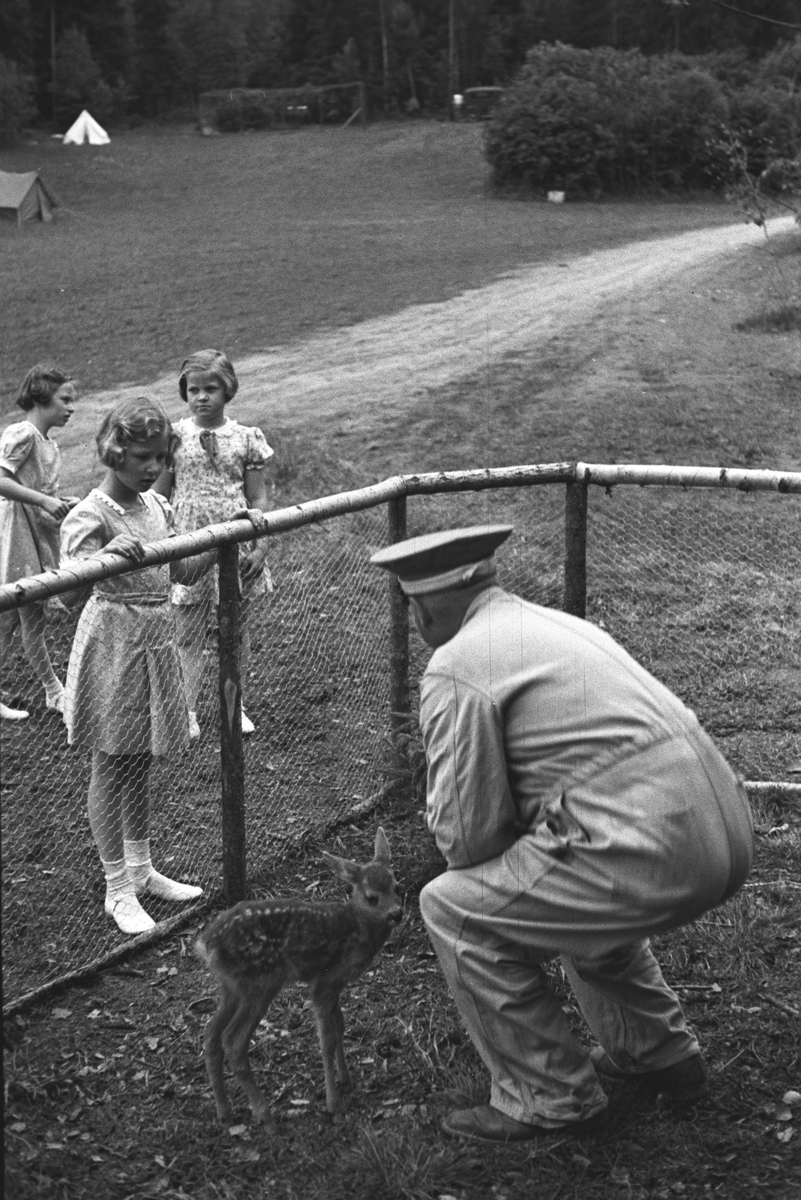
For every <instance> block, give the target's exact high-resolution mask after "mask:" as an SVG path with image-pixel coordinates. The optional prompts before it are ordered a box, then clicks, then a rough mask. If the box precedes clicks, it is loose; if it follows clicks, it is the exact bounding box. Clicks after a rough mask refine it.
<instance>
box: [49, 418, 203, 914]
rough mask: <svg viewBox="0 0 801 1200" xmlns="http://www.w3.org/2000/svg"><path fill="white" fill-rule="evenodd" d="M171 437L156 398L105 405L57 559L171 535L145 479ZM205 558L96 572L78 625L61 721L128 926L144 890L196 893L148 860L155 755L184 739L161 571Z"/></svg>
mask: <svg viewBox="0 0 801 1200" xmlns="http://www.w3.org/2000/svg"><path fill="white" fill-rule="evenodd" d="M177 445H178V437H177V436H176V434H175V433H174V432H173V429H172V426H171V425H170V422H169V420H168V418H167V416H166V414H165V413H164V411H163V409H162V408H161V407H160V406H159V405H158V404H156V403H155V401H153V400H149V399H147V398H146V397H144V396H142V397H138V398H137V399H134V400H126V401H123V402H122V403H120V404H119V405H117V407H116V408H114V409H113V410H112V411H111V412H110V413H109V414H108V416H107V417H106V419H105V420H104V421H103V424H102V426H101V427H100V432H99V433H98V435H97V448H98V453H99V455H100V460H101V462H103V463H104V464H105V466H106V468H107V470H106V474H105V476H104V478H103V481H102V483H101V484H100V485H99V487H96V488H94V490H93V491H91V492H90V493H89V495H88V496H87V497H86V499H85V500H82V501H81V502H80V503H79V504H78V505H76V507H75V508H74V509H73V510H72V512H71V513H70V514H69V516H68V517H67V518H66V520H65V521H64V524H63V526H62V531H61V554H62V566H65V565H69V564H70V563H74V562H75V561H76V560H79V559H85V558H92V557H94V556H96V555H98V554H110V553H114V554H122V555H124V556H126V557H128V558H130V559H131V560H132V561H134V562H138V561H140V560H141V558H142V555H143V553H144V551H143V546H142V543H143V542H154V541H161V540H163V539H164V538H165V537H169V536H171V535H172V534H173V533H174V522H173V516H172V509H171V508H170V505H169V504H168V503H167V501H166V500H165V499H164V497H163V496H159V495H157V494H156V493H155V492H154V491H152V490H151V489H152V485H153V484H154V483H155V482H156V480H157V479H158V478H159V476H160V475H161V472H162V471H163V470H164V468H165V467H167V466H169V465H170V464H171V463H172V460H173V455H174V454H175V450H176V447H177ZM213 561H214V553H213V552H207V553H206V554H202V555H198V556H196V557H195V558H191V559H183V560H180V561H178V562H174V563H172V564H170V565H162V566H155V567H147V568H144V569H142V570H140V571H136V572H133V573H131V574H127V575H118V576H116V577H114V578H111V579H105V580H103V581H102V582H100V583H98V584H96V585H95V586H94V589H93V591H92V594H91V596H90V598H89V600H88V602H87V604H86V607H85V608H84V610H83V612H82V613H81V617H80V620H79V622H78V628H77V630H76V633H75V640H74V643H73V647H72V653H71V655H70V662H69V668H68V671H67V698H66V708H65V717H64V719H65V721H66V723H67V730H68V734H69V741H70V744H71V745H73V746H77V747H85V748H88V749H91V751H92V775H91V780H90V784H89V797H88V808H89V823H90V826H91V829H92V834H93V836H94V839H95V843H96V845H97V848H98V850H99V852H100V859H101V862H102V864H103V870H104V871H105V875H106V901H105V909H106V912H107V914H108V915H109V916H110V917H112V918H113V920H115V921H116V923H117V925H118V926H119V928H120V929H121V930H122V932H123V933H127V934H137V933H145V932H146V931H147V930H149V929H152V928H153V926H154V922H153V921H152V920H151V918H150V917H149V916H148V914H147V913H146V912H145V910H144V909H143V908H142V906H141V905H140V903H139V900H138V896H139V895H141V894H142V893H145V892H148V893H150V894H151V895H154V896H159V897H161V898H162V899H165V900H175V901H182V900H193V899H195V898H196V897H197V896H200V895H201V894H202V889H201V888H199V887H193V886H191V885H189V884H185V883H178V882H176V881H175V880H173V879H168V878H167V877H166V876H164V875H160V874H159V873H158V871H156V870H154V868H153V865H152V863H151V860H150V838H149V827H150V768H151V764H152V759H153V755H163V754H169V753H172V752H174V751H176V750H178V749H180V748H182V747H184V746H186V745H187V743H188V721H187V711H186V702H185V700H184V695H183V686H182V681H181V670H180V663H179V661H178V655H177V653H176V650H175V644H174V623H173V618H172V610H171V607H170V603H169V592H170V581H171V579H177V580H180V581H182V582H185V583H192V582H194V581H195V580H196V579H197V578H199V577H200V576H201V575H202V574H203V573H204V572H205V571H207V570H208V569H209V567H210V566H211V564H212V563H213ZM72 596H73V598H74V600H73V602H76V601H77V599H78V598H79V596H78V595H76V593H72Z"/></svg>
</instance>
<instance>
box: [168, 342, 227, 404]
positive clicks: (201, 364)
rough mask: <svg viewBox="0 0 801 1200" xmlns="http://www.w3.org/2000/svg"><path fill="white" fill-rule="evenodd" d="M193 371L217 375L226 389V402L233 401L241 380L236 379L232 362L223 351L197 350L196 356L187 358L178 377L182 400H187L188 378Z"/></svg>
mask: <svg viewBox="0 0 801 1200" xmlns="http://www.w3.org/2000/svg"><path fill="white" fill-rule="evenodd" d="M191 371H204V372H206V373H208V374H210V375H216V376H217V378H218V379H219V381H220V383H221V384H222V385H223V388H224V389H225V402H226V404H227V403H228V401H229V400H233V398H234V396H235V395H236V392H237V388H238V387H239V380H238V379H237V377H236V371H235V370H234V368H233V366H232V364H231V360H230V359H229V358H228V357H227V356H226V355H225V354H223V352H222V350H196V351H195V353H194V354H190V355H189V358H185V359H184V361H183V363H182V364H181V374H180V375H179V376H178V391H179V392H180V393H181V399H182V400H185V399H186V377H187V375H189V373H190V372H191Z"/></svg>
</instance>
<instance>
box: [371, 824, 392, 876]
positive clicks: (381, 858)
mask: <svg viewBox="0 0 801 1200" xmlns="http://www.w3.org/2000/svg"><path fill="white" fill-rule="evenodd" d="M373 861H374V862H378V863H381V865H382V866H384V867H388V866H389V864H390V862H391V861H392V859H391V855H390V853H389V842H388V841H387V835H386V834H385V833H384V830H383V827H382V826H381V825H379V826H378V832H377V833H376V835H375V850H374V852H373Z"/></svg>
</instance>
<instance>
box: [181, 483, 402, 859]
mask: <svg viewBox="0 0 801 1200" xmlns="http://www.w3.org/2000/svg"><path fill="white" fill-rule="evenodd" d="M386 540H387V516H386V510H385V508H384V507H383V506H382V507H381V508H379V509H375V510H369V511H366V512H363V513H356V514H353V515H350V516H347V517H338V518H335V519H332V520H330V521H325V522H322V523H320V524H318V525H310V526H306V527H305V528H302V529H297V530H292V531H291V532H289V533H285V534H279V535H277V536H275V537H272V538H271V539H270V552H269V558H268V562H269V566H270V571H271V574H272V577H273V581H274V585H275V590H274V592H273V594H272V595H271V596H266V597H264V599H263V600H261V601H258V602H256V603H255V604H254V605H253V606H252V607H251V608H250V610H249V611H248V613H247V615H246V625H247V627H248V633H249V637H250V642H251V648H250V655H249V657H248V658H247V659H246V660H245V661H244V662H243V664H242V703H243V707H244V708H245V711H246V713H247V715H248V717H249V718H250V719H252V721H253V723H254V725H255V726H256V731H255V733H254V734H253V735H252V736H250V737H248V738H246V739H245V745H244V753H245V779H246V805H247V810H246V812H247V815H246V820H247V855H248V876H249V879H250V880H251V882H254V881H256V882H258V880H259V878H260V875H261V873H262V872H263V871H264V870H265V869H272V868H274V866H275V863H276V860H277V859H278V857H279V856H280V853H281V851H282V850H283V849H284V848H285V847H286V846H287V845H288V844H289V843H293V842H296V841H298V840H300V839H303V838H306V837H309V836H314V835H315V834H316V835H317V836H319V833H320V831H321V830H322V829H324V828H326V827H327V826H328V825H330V824H331V823H332V822H335V821H337V820H340V819H342V818H343V817H345V816H346V815H347V814H348V813H350V812H352V811H357V810H358V808H359V806H360V805H362V804H363V803H364V802H366V801H367V800H368V799H369V797H370V796H371V795H373V794H374V793H375V792H376V791H378V790H379V789H380V787H381V784H382V778H383V776H382V765H383V764H384V763H385V761H386V758H387V751H388V743H387V742H386V738H387V732H388V711H389V658H388V651H387V631H388V620H389V618H388V601H387V579H386V577H385V576H384V574H383V572H378V571H377V570H376V569H375V567H371V566H370V562H369V558H370V554H371V553H372V551H373V550H376V549H378V548H379V547H380V546H383V545H385V544H386ZM217 721H218V704H217V691H216V678H215V677H214V673H213V672H212V671H210V672H208V677H207V686H206V688H205V690H204V694H203V699H202V703H201V712H200V724H201V730H202V736H201V738H200V740H199V745H200V746H204V745H206V744H209V743H210V744H211V745H212V746H214V743H215V741H216V733H215V730H216V726H217ZM207 730H208V737H207V732H206V731H207Z"/></svg>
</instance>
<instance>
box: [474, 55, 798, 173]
mask: <svg viewBox="0 0 801 1200" xmlns="http://www.w3.org/2000/svg"><path fill="white" fill-rule="evenodd" d="M796 57H797V58H798V61H799V63H801V42H800V43H799V52H798V55H797V56H795V55H789V54H788V53H787V52H784V55H783V57H782V58H781V62H780V64H779V65H780V67H781V70H782V71H783V72H784V74H785V76H786V78H784V77H780V74H779V72H778V68H777V72H775V73H774V75H772V76H771V75H770V74H767V75H766V74H765V73H764V71H763V69H762V68H761V67H760V66H759V65H757V67H754V66H753V65H749V64H747V63H746V62H744V61H743V59H742V58H740V57H737V58H734V57H732V56H731V55H729V56H721V55H716V56H708V57H706V58H690V57H688V56H685V55H680V54H670V55H665V56H663V57H661V58H660V57H652V58H646V57H645V55H643V54H641V53H640V52H639V51H638V50H630V51H625V52H622V51H617V50H612V49H610V48H608V47H602V48H600V49H597V50H577V49H575V48H573V47H572V46H564V45H560V44H557V45H555V46H551V45H545V44H541V45H539V46H535V47H534V48H533V49H532V50H531V51H529V53H528V55H527V57H526V63H525V66H524V67H523V69H522V71H521V72H520V74H519V75H518V77H517V79H516V80H515V81H514V83H513V84H512V85H511V87H510V88H508V89H507V91H506V93H505V95H504V99H503V101H502V103H501V104H500V105H499V106H498V108H497V109H496V112H495V115H494V117H493V119H492V121H491V122H490V123H489V126H488V128H487V132H486V143H485V150H486V155H487V158H488V159H489V162H490V164H491V166H492V171H493V178H494V181H495V183H496V184H498V185H500V186H510V185H511V186H517V187H524V188H528V189H532V190H540V191H543V192H545V191H548V190H550V189H558V190H564V191H566V192H568V193H569V194H570V193H572V194H573V195H597V194H600V193H601V192H632V191H639V190H642V189H658V190H683V189H688V188H707V189H708V188H720V187H723V186H725V185H726V183H727V182H728V180H727V170H728V165H729V164H728V156H727V154H726V151H725V148H723V147H722V146H721V144H720V139H719V137H718V132H719V130H720V129H721V128H722V127H726V128H732V129H733V130H734V132H735V135H736V136H737V137H738V138H739V140H740V141H741V142H742V144H743V145H744V146H745V148H746V151H747V153H748V156H749V161H750V162H751V163H752V164H753V169H754V170H757V171H758V172H761V171H763V170H764V169H765V168H766V167H767V165H768V163H769V162H771V161H773V160H774V159H775V158H776V157H781V158H786V159H792V158H793V157H795V156H797V153H798V150H797V146H798V140H799V134H798V130H799V128H800V127H801V97H799V95H798V93H797V90H795V88H794V87H793V86H792V82H791V81H790V75H791V74H792V72H793V71H794V70H796V69H797V66H798V64H797V63H796ZM799 69H801V68H799Z"/></svg>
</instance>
